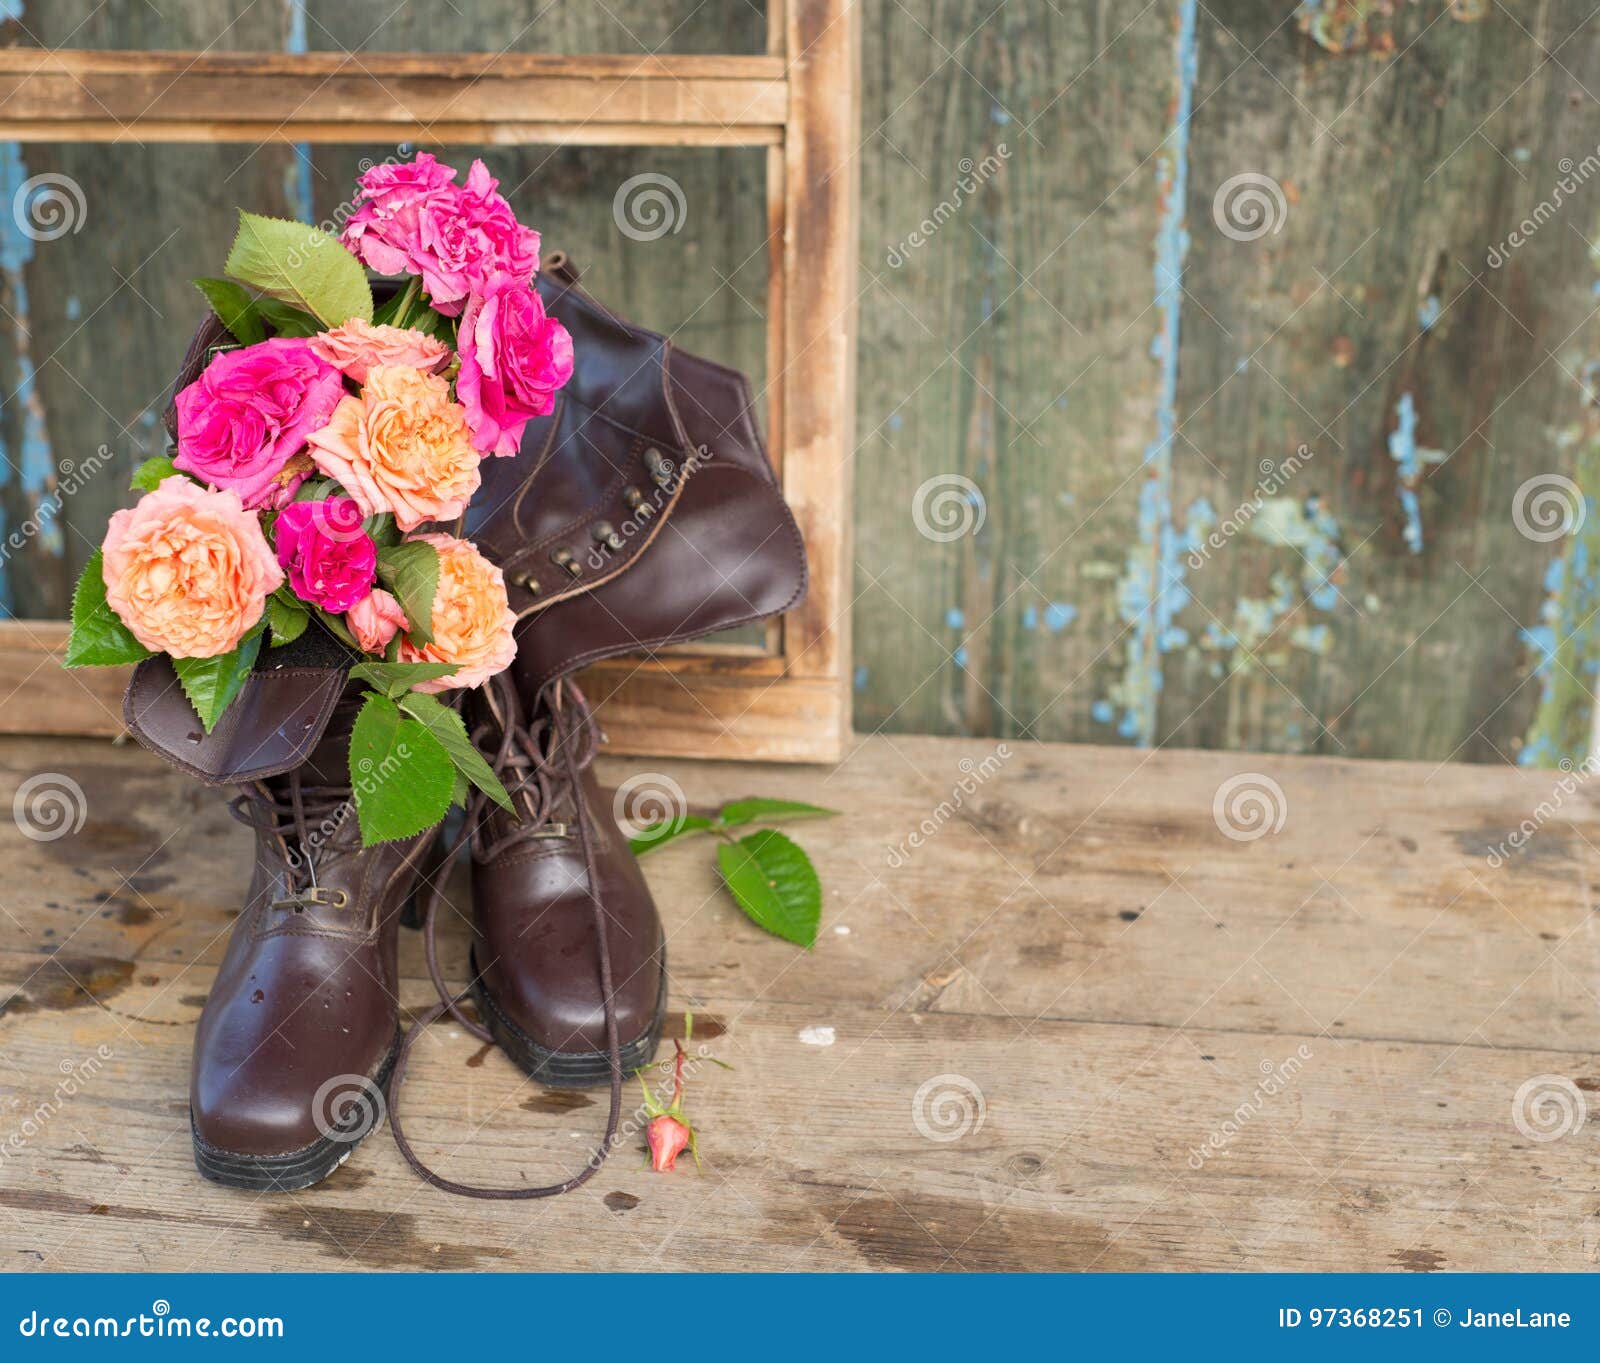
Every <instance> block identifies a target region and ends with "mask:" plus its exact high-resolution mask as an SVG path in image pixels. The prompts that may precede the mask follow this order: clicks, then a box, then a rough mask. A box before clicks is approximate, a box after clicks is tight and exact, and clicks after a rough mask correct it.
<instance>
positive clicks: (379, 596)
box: [344, 587, 406, 653]
mask: <svg viewBox="0 0 1600 1363" xmlns="http://www.w3.org/2000/svg"><path fill="white" fill-rule="evenodd" d="M344 622H345V624H347V625H349V626H350V633H352V634H353V635H355V636H356V642H357V643H358V644H360V645H361V649H362V651H363V652H365V653H382V652H383V650H384V649H386V648H388V647H389V640H391V639H392V638H394V636H395V633H396V631H398V630H402V629H404V628H405V627H406V613H405V612H404V611H403V610H401V609H400V603H399V602H398V601H396V600H395V599H394V597H392V596H391V595H390V594H389V593H388V592H386V591H384V589H383V588H382V587H374V588H373V589H372V590H371V591H370V592H368V593H367V594H366V595H365V596H363V597H362V598H361V600H359V601H357V602H356V604H355V605H353V606H351V607H350V609H349V610H347V611H346V612H345V613H344Z"/></svg>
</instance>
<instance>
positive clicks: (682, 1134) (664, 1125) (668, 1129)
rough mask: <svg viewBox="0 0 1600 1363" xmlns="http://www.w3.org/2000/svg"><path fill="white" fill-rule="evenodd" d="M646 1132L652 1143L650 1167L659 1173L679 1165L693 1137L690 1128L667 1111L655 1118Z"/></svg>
mask: <svg viewBox="0 0 1600 1363" xmlns="http://www.w3.org/2000/svg"><path fill="white" fill-rule="evenodd" d="M644 1134H645V1140H646V1141H648V1142H649V1143H650V1167H651V1168H652V1169H654V1170H655V1171H656V1173H658V1174H665V1173H668V1172H670V1171H671V1170H672V1169H673V1168H675V1167H676V1166H677V1162H678V1156H679V1155H680V1154H682V1153H683V1149H684V1147H685V1146H687V1145H688V1144H689V1143H690V1140H691V1138H692V1137H691V1133H690V1131H689V1128H688V1127H686V1126H685V1125H684V1124H683V1123H682V1122H680V1121H679V1120H678V1119H677V1118H676V1117H674V1116H672V1115H671V1114H670V1113H666V1112H663V1113H662V1114H661V1115H660V1116H659V1117H655V1118H653V1119H652V1120H651V1122H650V1125H649V1126H648V1127H647V1128H646V1129H645V1133H644Z"/></svg>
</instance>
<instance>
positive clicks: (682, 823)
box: [628, 814, 711, 857]
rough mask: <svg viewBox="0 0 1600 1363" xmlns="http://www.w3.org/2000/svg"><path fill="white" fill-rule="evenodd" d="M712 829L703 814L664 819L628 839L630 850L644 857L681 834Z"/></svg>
mask: <svg viewBox="0 0 1600 1363" xmlns="http://www.w3.org/2000/svg"><path fill="white" fill-rule="evenodd" d="M710 827H711V820H710V819H708V818H706V817H705V815H703V814H683V815H680V816H679V817H678V818H676V819H662V820H660V821H659V822H657V823H653V824H650V825H648V826H647V827H645V828H641V829H640V830H639V831H638V833H636V834H635V835H634V836H633V837H631V838H629V839H628V849H629V850H630V851H631V852H632V853H633V855H634V856H636V857H638V856H643V855H644V854H645V853H646V852H648V851H650V850H651V849H652V848H656V847H660V846H661V845H662V844H663V843H667V842H671V841H672V840H673V839H674V838H675V837H677V836H678V835H679V834H680V833H700V832H703V831H704V830H705V829H707V828H710Z"/></svg>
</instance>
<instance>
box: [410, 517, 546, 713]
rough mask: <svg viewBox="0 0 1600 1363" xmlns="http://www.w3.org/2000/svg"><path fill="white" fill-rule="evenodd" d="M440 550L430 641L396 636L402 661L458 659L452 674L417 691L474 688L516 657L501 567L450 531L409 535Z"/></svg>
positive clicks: (509, 610)
mask: <svg viewBox="0 0 1600 1363" xmlns="http://www.w3.org/2000/svg"><path fill="white" fill-rule="evenodd" d="M411 538H412V539H414V540H420V541H421V542H422V543H423V544H431V545H432V546H433V547H434V548H435V549H437V550H438V551H439V590H438V592H437V593H436V594H435V596H434V598H433V642H432V643H431V644H428V645H426V646H425V647H420V648H419V647H418V646H417V645H416V644H414V643H412V642H411V640H410V639H409V638H402V639H401V640H400V661H401V662H404V663H456V664H458V665H459V666H458V670H457V671H456V672H455V673H454V674H453V675H451V676H448V677H440V678H439V679H438V680H436V681H431V682H423V683H421V684H420V685H419V686H418V687H417V688H416V689H417V690H418V691H446V690H449V689H450V688H451V687H456V686H476V685H478V683H479V682H483V681H487V680H488V679H489V678H490V677H492V676H494V675H495V673H497V672H503V671H505V669H506V668H508V667H510V666H511V660H512V659H513V658H514V657H516V655H517V644H516V641H515V640H514V639H513V638H512V637H511V630H512V627H513V626H514V625H515V624H516V623H517V617H516V616H515V615H514V614H513V613H512V611H511V607H510V606H509V605H507V604H506V583H505V579H504V578H503V577H501V576H500V570H499V569H498V568H496V567H495V566H494V564H492V563H490V562H489V560H488V559H486V558H485V557H484V556H483V555H482V554H480V553H479V552H478V550H477V548H476V547H475V546H473V545H472V544H469V543H468V542H467V541H466V540H458V539H456V538H455V536H454V535H412V536H411Z"/></svg>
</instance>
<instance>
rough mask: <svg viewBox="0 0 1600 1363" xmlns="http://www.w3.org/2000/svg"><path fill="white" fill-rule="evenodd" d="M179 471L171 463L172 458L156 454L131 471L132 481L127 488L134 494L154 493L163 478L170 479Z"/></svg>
mask: <svg viewBox="0 0 1600 1363" xmlns="http://www.w3.org/2000/svg"><path fill="white" fill-rule="evenodd" d="M179 472H181V470H179V469H178V468H177V466H176V465H174V464H173V462H172V457H171V456H170V455H166V454H157V455H154V456H152V457H151V458H149V459H146V460H145V461H144V463H142V464H140V465H139V467H138V468H136V469H134V471H133V481H132V482H130V483H129V484H128V486H129V487H130V488H131V489H132V490H133V491H135V492H154V491H155V490H156V487H157V485H158V484H159V483H160V482H161V480H162V479H163V478H170V477H172V476H173V474H175V473H179Z"/></svg>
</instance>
